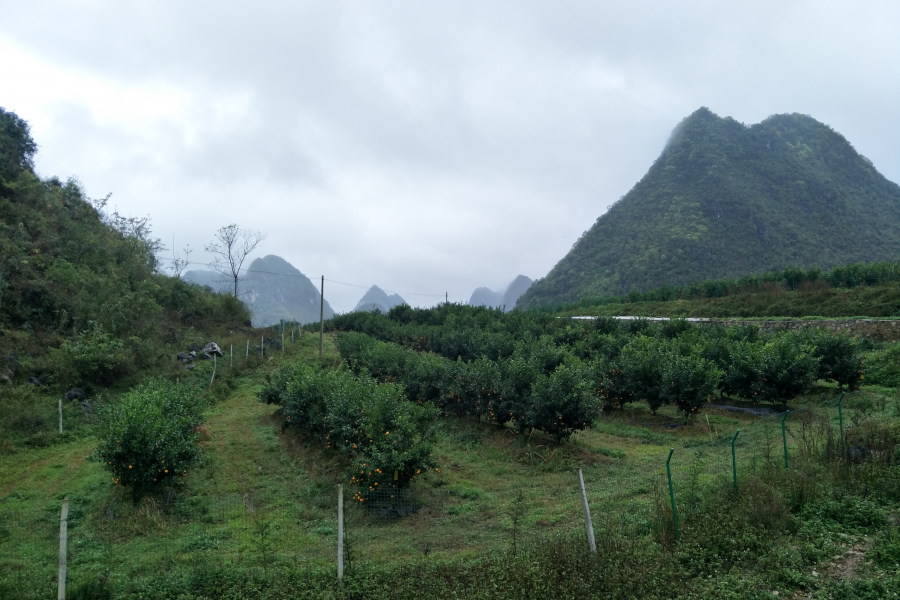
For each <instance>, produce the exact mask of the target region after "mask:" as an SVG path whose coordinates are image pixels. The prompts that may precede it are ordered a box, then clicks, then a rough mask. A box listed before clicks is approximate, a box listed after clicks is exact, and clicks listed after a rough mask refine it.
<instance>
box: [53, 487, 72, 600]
mask: <svg viewBox="0 0 900 600" xmlns="http://www.w3.org/2000/svg"><path fill="white" fill-rule="evenodd" d="M68 543H69V499H68V498H65V499H63V503H62V511H61V512H60V513H59V574H58V575H57V581H56V598H57V600H66V546H67V545H68Z"/></svg>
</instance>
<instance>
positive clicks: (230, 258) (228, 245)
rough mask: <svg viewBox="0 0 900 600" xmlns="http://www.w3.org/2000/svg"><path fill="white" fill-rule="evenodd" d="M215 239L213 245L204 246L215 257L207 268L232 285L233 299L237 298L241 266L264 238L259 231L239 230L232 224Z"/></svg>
mask: <svg viewBox="0 0 900 600" xmlns="http://www.w3.org/2000/svg"><path fill="white" fill-rule="evenodd" d="M215 238H216V239H215V240H214V241H213V243H211V244H208V245H207V246H206V251H207V252H209V253H210V254H213V255H215V258H213V262H211V263H209V266H210V268H212V269H213V270H214V271H217V272H219V273H221V274H222V275H224V276H225V277H226V278H228V279H229V280H231V281H232V282H233V283H234V297H235V298H237V295H238V278H239V277H240V273H241V266H242V265H243V264H244V260H245V259H246V258H247V255H248V254H250V253H251V252H253V251H254V250H255V249H256V247H257V246H259V245H260V244H261V243H262V242H263V241H264V240H265V239H266V236H265V235H264V234H262V233H260V232H259V231H251V230H249V229H241V228H240V227H238V226H237V225H235V224H234V223H232V224H231V225H226V226H225V227H222V228H220V229H219V230H218V231H217V232H216V235H215Z"/></svg>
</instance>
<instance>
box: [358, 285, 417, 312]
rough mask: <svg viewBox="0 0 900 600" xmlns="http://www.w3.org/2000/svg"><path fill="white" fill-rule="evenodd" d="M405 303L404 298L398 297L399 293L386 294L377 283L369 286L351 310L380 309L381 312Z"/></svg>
mask: <svg viewBox="0 0 900 600" xmlns="http://www.w3.org/2000/svg"><path fill="white" fill-rule="evenodd" d="M401 304H407V302H406V300H404V299H403V298H401V297H400V294H391V295H388V294H387V293H386V292H385V291H384V290H382V289H381V288H380V287H378V286H377V285H373V286H372V287H370V288H369V289H368V290H367V291H366V293H365V294H364V295H363V297H362V298H360V300H359V302H357V303H356V307H355V308H354V309H353V310H352V311H351V312H357V311H369V312H371V311H374V310H380V311H381V312H383V313H386V312H387V311H389V310H391V309H392V308H394V307H395V306H399V305H401Z"/></svg>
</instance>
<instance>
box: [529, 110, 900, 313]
mask: <svg viewBox="0 0 900 600" xmlns="http://www.w3.org/2000/svg"><path fill="white" fill-rule="evenodd" d="M898 243H900V186H898V185H897V184H895V183H893V182H891V181H889V180H887V179H885V178H884V177H883V176H882V175H881V174H880V173H878V171H877V170H876V169H875V167H874V166H873V165H872V163H871V162H870V161H868V160H867V159H866V158H865V157H863V156H861V155H859V154H858V153H857V152H856V151H855V150H854V149H853V147H852V146H851V145H850V143H849V142H848V141H847V140H846V139H845V138H843V137H842V136H841V135H840V134H838V133H837V132H835V131H834V130H832V129H831V128H829V127H828V126H827V125H824V124H822V123H820V122H818V121H816V120H815V119H813V118H811V117H808V116H805V115H799V114H790V115H775V116H772V117H769V118H768V119H766V120H765V121H763V122H761V123H758V124H756V125H751V126H745V125H743V124H741V123H738V122H737V121H735V120H734V119H731V118H721V117H718V116H716V115H715V114H713V113H712V112H710V111H709V110H708V109H706V108H702V109H700V110H698V111H696V112H695V113H693V114H692V115H690V116H689V117H688V118H686V119H685V120H684V121H683V122H682V123H681V124H679V125H678V127H676V129H675V130H674V131H673V132H672V136H671V138H670V140H669V142H668V143H667V144H666V147H665V149H664V150H663V152H662V154H661V155H660V156H659V158H657V159H656V161H655V162H654V163H653V165H652V166H651V167H650V170H649V171H648V172H647V174H646V175H645V176H644V177H643V178H642V179H641V181H640V182H638V183H637V184H636V185H635V186H634V188H632V190H631V191H629V192H628V193H627V194H626V195H625V196H624V197H623V198H622V199H621V200H619V201H618V202H616V203H615V204H614V205H613V206H612V207H611V208H610V209H609V211H608V212H607V213H606V214H604V215H602V216H601V217H600V218H598V219H597V221H596V223H595V224H594V225H593V226H592V227H591V228H590V229H589V230H588V231H586V232H585V233H584V235H583V236H582V237H581V238H580V239H579V240H578V241H577V242H576V243H575V245H574V246H573V247H572V249H571V251H570V252H569V253H568V254H567V255H566V256H565V257H564V258H563V259H562V260H560V262H559V263H557V265H556V266H555V267H554V268H553V269H552V270H551V271H550V273H548V274H547V276H546V277H544V278H543V279H540V280H538V281H536V282H535V284H534V286H532V288H531V289H530V290H529V291H528V292H526V293H525V294H524V295H523V296H522V298H520V300H519V303H518V305H517V306H519V307H520V308H528V307H535V306H542V305H548V304H557V303H561V302H573V301H577V300H580V299H582V298H585V297H598V296H612V295H622V294H626V293H628V292H629V291H631V290H632V289H634V290H637V291H646V290H650V289H653V288H656V287H659V286H660V285H662V284H669V285H673V286H684V285H688V284H690V283H691V282H693V281H702V280H704V279H717V278H723V277H739V276H743V275H746V274H748V273H754V272H756V273H759V272H765V271H772V270H776V269H783V268H785V267H789V266H800V267H804V268H807V267H813V266H817V267H820V268H831V267H834V266H836V265H842V264H848V263H855V262H869V261H878V260H882V261H884V260H895V259H896V257H897V247H898Z"/></svg>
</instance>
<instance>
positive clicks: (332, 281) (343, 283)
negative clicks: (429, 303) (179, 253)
mask: <svg viewBox="0 0 900 600" xmlns="http://www.w3.org/2000/svg"><path fill="white" fill-rule="evenodd" d="M187 264H189V265H201V266H204V267H208V266H209V264H208V263H200V262H188V263H187ZM215 272H216V273H219V271H215ZM243 272H244V273H245V274H246V273H264V274H266V275H275V276H278V277H293V278H295V279H306V280H307V281H309V282H310V283H312V281H311V280H310V279H309V277H307V276H306V275H304V274H302V273H301V274H300V275H291V274H290V273H275V272H273V271H260V270H258V269H244V270H243ZM223 275H224V274H223ZM325 281H327V282H328V283H336V284H338V285H347V286H350V287H356V288H361V289H364V290H368V289H371V288H372V286H370V285H368V286H367V285H358V284H355V283H345V282H343V281H335V280H333V279H326V280H325ZM381 291H383V292H386V293H390V294H400V295H402V296H426V297H428V298H440V297H441V296H444V294H417V293H414V292H398V291H396V290H381Z"/></svg>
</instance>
